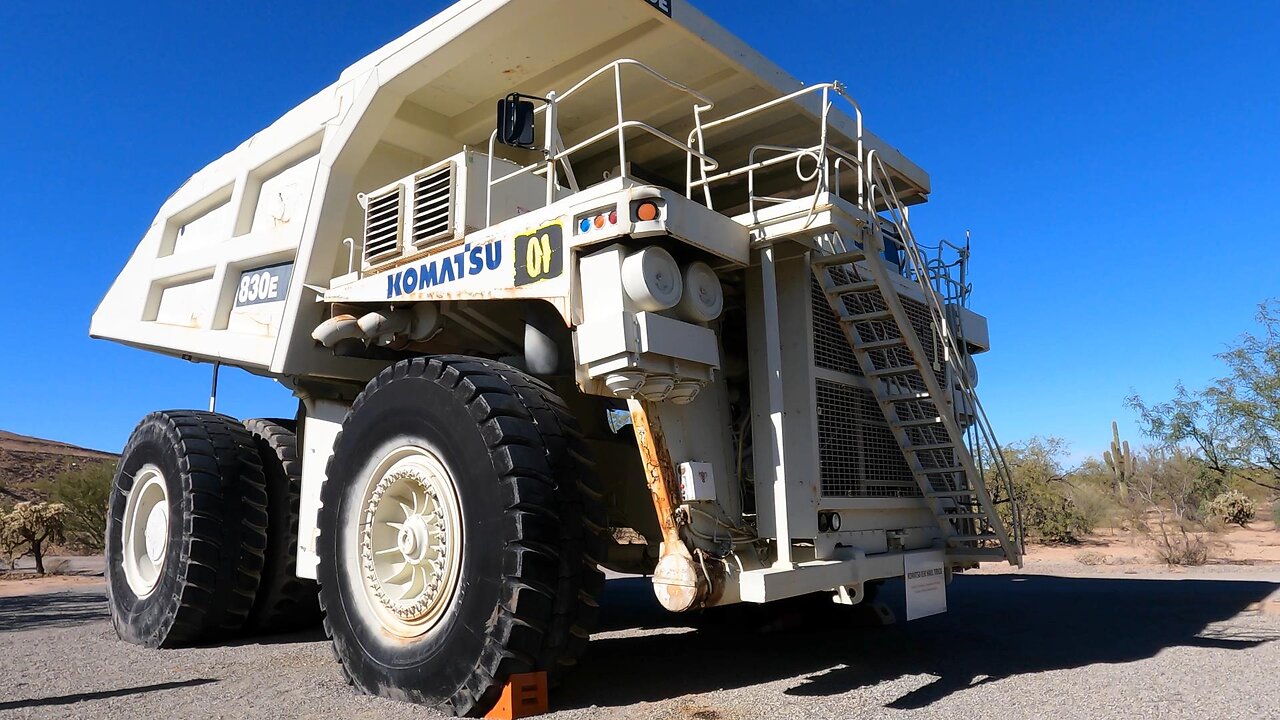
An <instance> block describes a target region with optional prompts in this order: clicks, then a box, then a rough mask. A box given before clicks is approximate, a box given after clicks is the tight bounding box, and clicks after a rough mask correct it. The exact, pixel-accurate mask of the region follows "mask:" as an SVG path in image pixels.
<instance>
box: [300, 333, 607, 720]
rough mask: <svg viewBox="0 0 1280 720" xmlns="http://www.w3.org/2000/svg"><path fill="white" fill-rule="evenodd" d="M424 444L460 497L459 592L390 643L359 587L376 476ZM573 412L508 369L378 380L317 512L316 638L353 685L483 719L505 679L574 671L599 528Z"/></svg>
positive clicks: (351, 425)
mask: <svg viewBox="0 0 1280 720" xmlns="http://www.w3.org/2000/svg"><path fill="white" fill-rule="evenodd" d="M405 442H410V443H414V444H419V445H421V446H422V447H428V448H431V449H432V452H434V453H438V455H439V460H440V461H441V462H442V463H443V464H444V465H445V466H446V468H447V472H448V474H449V475H450V476H451V478H452V483H453V485H454V487H455V489H456V494H457V504H458V506H459V517H460V526H461V537H462V540H461V542H462V548H463V550H462V552H461V559H460V561H459V563H458V567H459V571H458V572H459V575H458V579H457V583H456V587H455V589H454V590H453V592H452V594H451V595H450V596H449V597H448V599H447V605H445V606H443V609H442V611H441V615H440V616H439V618H438V619H437V620H436V621H435V622H434V624H433V625H431V626H430V627H429V629H427V630H425V632H423V633H422V634H420V635H418V636H416V637H412V638H409V639H406V638H404V637H401V636H393V635H392V634H391V632H390V631H389V630H388V629H387V628H386V627H384V626H383V625H380V624H379V621H378V619H377V617H375V616H374V615H373V614H372V613H373V610H370V607H371V603H372V602H373V601H371V600H369V599H368V593H367V592H366V590H365V589H364V588H363V586H361V585H360V583H361V580H360V574H361V572H362V571H361V569H360V566H359V564H358V563H359V559H358V557H357V555H358V548H357V544H356V541H357V534H356V529H357V528H358V526H359V518H361V517H363V515H362V513H363V512H364V508H362V507H361V506H360V505H361V503H362V502H363V499H362V498H363V497H364V495H363V493H364V490H362V488H365V487H367V486H368V483H369V481H370V480H369V478H370V472H371V471H372V470H373V469H374V468H375V467H377V466H378V465H379V463H381V462H383V460H382V459H381V458H384V457H385V456H386V455H387V453H389V452H391V449H392V448H393V447H395V446H396V445H397V444H403V443H405ZM599 499H600V496H599V491H598V489H597V488H596V486H595V480H594V477H593V475H592V470H591V463H590V460H589V458H588V457H587V453H586V450H585V446H584V444H583V442H582V439H581V437H580V435H579V434H578V431H577V425H576V423H575V422H574V421H573V418H572V417H571V416H570V415H569V414H568V412H567V411H566V410H565V409H564V405H563V403H562V402H561V401H560V400H559V398H557V397H556V396H555V395H554V393H552V392H551V391H550V389H549V388H547V387H546V386H545V385H542V384H541V383H539V382H538V381H536V380H533V379H531V378H529V377H528V376H526V375H524V374H522V373H520V372H519V371H517V370H515V369H514V368H511V367H509V366H506V365H502V364H500V363H495V362H491V361H487V360H480V359H475V358H464V357H435V358H416V359H413V360H406V361H402V362H399V363H397V364H396V365H394V366H392V367H390V368H388V369H386V370H385V371H383V372H382V373H380V374H379V375H378V376H377V377H376V378H374V379H373V380H371V381H370V382H369V384H368V386H366V388H365V389H364V391H363V392H362V393H361V394H360V396H359V397H358V398H357V399H356V401H355V403H354V404H353V406H352V408H351V411H350V413H348V415H347V417H346V419H345V421H344V422H343V426H342V432H341V433H340V434H339V435H338V437H337V439H336V441H335V443H334V454H333V457H332V459H331V460H330V463H329V467H328V480H327V482H326V483H325V485H324V488H323V490H322V492H321V502H322V507H321V511H320V517H319V527H320V536H319V548H318V549H319V555H320V566H319V579H320V601H321V605H322V606H323V608H324V611H325V631H326V633H327V634H328V635H329V636H330V637H331V638H332V640H333V644H334V650H335V653H336V655H337V656H338V659H339V660H340V661H341V663H342V665H343V670H344V673H345V674H346V676H347V678H348V680H349V681H350V682H351V683H352V684H353V685H355V686H356V687H358V688H359V689H360V690H362V691H364V692H367V693H370V694H376V695H382V696H385V697H390V698H395V699H400V700H408V701H412V702H418V703H423V704H431V705H438V706H442V707H444V708H445V709H447V710H449V711H452V712H453V713H455V714H458V715H477V714H481V713H483V712H485V711H486V710H488V709H489V708H490V707H491V706H492V705H493V703H494V702H495V701H496V700H497V697H498V695H499V693H500V692H501V689H502V686H503V684H504V683H505V681H506V679H507V678H508V677H509V676H510V675H511V674H513V673H521V672H530V671H533V670H548V671H551V672H558V671H559V669H561V668H562V667H564V666H567V665H571V664H572V662H573V660H574V658H575V657H576V654H577V653H579V652H581V650H582V646H583V645H584V644H585V641H586V638H587V637H588V635H589V633H590V631H591V629H592V626H593V624H594V621H595V616H596V611H597V607H596V600H595V595H596V594H597V593H598V592H599V589H600V585H601V575H600V572H599V570H598V569H596V567H595V559H596V558H597V557H598V556H599V553H601V552H602V551H603V547H604V546H603V543H604V540H603V537H602V536H601V535H600V529H601V528H603V527H605V526H606V525H607V523H605V522H604V519H603V511H602V509H601V507H602V506H601V504H600V502H599Z"/></svg>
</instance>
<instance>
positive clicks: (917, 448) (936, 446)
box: [906, 443, 956, 452]
mask: <svg viewBox="0 0 1280 720" xmlns="http://www.w3.org/2000/svg"><path fill="white" fill-rule="evenodd" d="M906 449H907V450H910V451H911V452H928V451H930V450H955V449H956V446H955V445H954V444H952V443H930V444H929V445H907V446H906Z"/></svg>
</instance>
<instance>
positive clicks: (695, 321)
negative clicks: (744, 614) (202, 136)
mask: <svg viewBox="0 0 1280 720" xmlns="http://www.w3.org/2000/svg"><path fill="white" fill-rule="evenodd" d="M928 193H929V178H928V176H927V175H926V174H925V172H924V171H922V170H921V169H920V168H919V167H917V166H916V165H914V164H913V163H912V162H911V161H909V160H908V159H907V158H906V157H904V156H903V155H902V154H901V153H900V152H898V151H897V150H895V149H894V148H893V147H891V146H890V145H888V144H887V143H885V142H884V141H883V140H881V139H879V138H878V137H877V136H875V135H873V134H871V133H870V132H868V131H867V130H866V128H865V127H864V125H863V116H862V113H861V111H860V110H859V107H858V105H857V104H856V103H855V102H854V101H853V99H852V98H851V97H850V94H849V92H848V90H847V89H846V87H845V86H844V85H842V84H841V83H839V82H824V83H819V84H803V83H800V82H798V81H797V80H794V79H792V78H791V77H789V76H788V75H786V74H785V73H784V72H783V71H781V70H780V69H779V68H778V67H777V66H775V65H773V64H772V63H770V62H769V61H768V60H766V59H765V58H764V57H762V56H761V55H759V54H758V53H757V52H756V51H754V50H753V49H751V48H750V47H748V46H746V45H745V44H744V43H742V42H741V41H740V40H738V39H736V38H734V37H733V36H731V35H730V34H729V33H727V32H726V31H724V30H723V29H721V28H720V27H718V26H717V25H715V24H714V23H713V22H711V21H710V20H708V19H707V17H706V16H704V15H702V14H701V13H699V12H698V11H697V10H696V9H695V8H694V7H692V6H691V5H690V4H689V3H688V2H687V0H609V1H608V2H604V1H601V0H464V1H463V2H458V3H456V4H455V5H453V6H452V7H450V8H448V9H447V10H445V11H444V12H442V13H441V14H440V15H438V16H436V17H434V18H432V19H431V20H428V21H427V22H426V23H424V24H422V25H421V26H419V27H417V28H415V29H413V30H412V31H410V32H409V33H408V34H406V35H404V36H403V37H401V38H399V39H397V40H395V41H393V42H391V43H390V44H389V45H387V46H386V47H383V48H382V49H380V50H378V51H377V52H375V53H373V54H372V55H370V56H369V57H367V58H364V59H362V60H360V61H359V62H357V63H356V64H354V65H352V66H351V67H350V68H348V69H347V70H346V71H345V72H344V73H342V75H341V77H340V78H339V79H338V81H337V82H335V83H334V84H332V85H330V86H329V87H327V88H325V89H324V90H322V91H320V92H319V93H317V94H316V95H315V96H314V97H312V98H310V99H308V100H306V101H305V102H303V103H302V104H301V105H299V106H298V107H296V108H294V109H293V110H291V111H289V112H288V113H287V114H285V115H284V117H282V118H280V119H279V120H277V121H276V122H274V123H273V124H271V125H270V126H268V127H267V128H266V129H264V130H262V131H261V132H259V133H258V134H256V135H254V136H253V137H252V138H250V139H249V140H248V141H247V142H245V143H244V144H242V145H241V146H240V147H238V148H236V149H235V150H232V151H231V152H229V153H228V154H226V155H224V156H223V157H221V158H219V159H218V160H215V161H214V162H213V163H212V164H210V165H209V166H208V167H206V168H204V169H203V170H201V171H199V172H198V173H196V174H195V175H194V176H192V177H191V179H190V180H188V181H187V182H186V183H185V184H184V185H183V186H182V187H181V188H179V189H178V190H177V192H175V193H174V194H173V196H172V197H170V198H169V199H168V200H167V201H165V203H164V204H163V205H162V206H161V208H160V211H159V214H158V215H157V216H156V219H155V221H154V222H153V223H152V224H151V227H150V229H149V230H148V231H147V233H146V235H145V236H144V237H143V238H142V241H141V242H140V243H139V244H138V246H137V249H136V250H135V251H134V253H133V256H132V257H131V258H130V259H129V261H128V264H127V265H125V267H124V269H123V271H122V272H121V273H120V275H119V277H118V279H117V280H116V281H115V283H114V284H113V285H112V286H111V289H110V290H109V291H108V293H107V295H106V297H105V298H104V299H103V300H102V303H101V305H100V306H99V307H98V309H97V311H96V312H95V313H94V316H93V322H92V329H91V334H92V335H93V336H95V337H100V338H107V339H111V340H114V341H117V342H121V343H125V344H127V345H131V346H135V347H139V348H143V349H146V350H152V351H155V352H160V353H165V354H168V355H172V356H175V357H179V358H184V359H187V360H195V361H199V362H206V363H211V364H212V365H213V367H214V368H215V373H216V368H217V367H218V366H219V365H232V366H237V367H240V368H244V369H245V370H248V371H249V372H252V373H257V374H259V375H263V376H266V377H270V378H274V379H276V380H277V381H279V383H280V384H281V385H283V386H284V387H286V388H288V389H290V390H292V392H293V394H294V395H295V396H297V398H298V400H299V409H298V412H297V416H296V418H289V419H281V420H262V419H256V420H244V421H241V420H237V419H233V418H230V417H227V416H225V415H221V414H216V413H214V412H212V411H210V412H204V411H196V410H182V411H161V412H155V413H152V414H150V415H148V416H147V417H145V418H143V419H142V421H141V423H140V424H139V425H138V427H137V429H136V430H135V431H134V433H133V435H132V437H131V438H130V439H129V442H128V445H127V446H126V447H125V450H124V454H123V457H122V458H121V462H120V466H119V471H118V473H117V476H116V478H115V486H114V489H113V492H112V495H111V504H110V519H109V529H108V537H107V554H108V571H107V576H108V579H109V594H110V606H111V612H112V617H113V620H114V624H115V627H116V629H117V631H118V633H119V634H120V636H121V637H122V638H123V639H125V640H128V641H130V642H135V643H140V644H143V645H147V646H175V645H182V644H185V643H198V642H208V641H210V640H216V639H219V638H223V637H227V636H230V635H234V634H237V633H246V632H247V633H253V632H270V631H277V630H282V629H286V628H289V627H293V626H296V625H297V624H300V623H305V622H320V621H321V619H323V623H324V627H325V629H326V632H327V633H328V635H329V636H330V637H331V638H332V641H333V645H334V648H335V650H336V654H337V656H338V657H339V658H340V660H341V663H342V667H343V669H344V672H345V674H346V676H347V677H348V678H349V679H350V681H351V682H352V683H353V684H354V685H355V686H356V687H357V688H359V689H360V690H363V691H365V692H369V693H376V694H379V695H384V696H389V697H395V698H401V699H406V700H412V701H415V702H422V703H431V704H437V705H442V706H445V707H447V708H448V709H449V710H451V711H452V712H455V713H457V714H459V715H467V714H476V713H483V712H485V711H487V710H488V708H489V707H490V706H491V705H492V704H493V703H494V702H495V700H496V698H497V695H498V693H499V692H500V691H501V688H502V686H503V684H504V683H505V682H506V680H507V679H508V678H509V677H510V676H511V675H513V674H516V673H527V672H537V671H546V672H547V673H548V675H549V677H550V678H551V680H552V681H553V682H554V681H555V680H556V679H557V678H558V677H559V676H560V675H561V674H562V673H563V672H564V671H565V670H566V669H567V668H569V667H570V666H572V665H573V664H574V662H575V659H576V658H577V657H578V656H579V655H580V653H581V652H582V651H583V648H584V645H585V644H586V642H587V639H588V637H589V635H590V633H591V631H592V628H593V624H594V622H595V619H596V616H597V614H598V612H599V606H598V604H597V597H598V595H599V593H600V592H601V588H602V586H603V575H602V570H601V569H602V568H608V569H612V570H616V571H619V572H624V573H639V574H645V575H649V576H651V577H652V581H653V589H654V592H655V593H656V595H657V598H658V600H659V601H660V603H661V604H662V605H663V606H664V607H666V608H667V609H669V610H671V611H675V612H682V611H690V610H697V609H701V608H707V607H711V606H716V605H724V604H729V603H739V602H746V603H767V602H770V601H774V600H777V599H781V598H788V597H793V596H797V595H801V594H807V593H815V592H827V593H830V594H831V595H832V597H833V598H834V599H835V600H836V601H838V602H844V603H848V604H853V603H859V602H863V601H865V600H866V599H867V598H868V597H869V596H870V594H871V592H872V591H874V589H875V588H876V587H877V586H878V584H879V583H880V582H882V581H883V580H885V579H886V578H894V577H904V576H905V577H906V578H907V580H906V584H907V588H908V595H909V597H908V600H909V602H908V614H909V615H910V614H913V613H914V614H924V613H928V612H933V611H936V610H940V609H941V608H942V606H943V603H944V602H945V581H946V580H949V579H950V577H951V574H952V573H953V572H954V571H955V570H957V569H964V568H968V567H973V566H974V565H976V564H977V563H979V562H984V561H1007V562H1011V563H1019V562H1020V554H1021V533H1020V530H1019V523H1018V520H1017V517H1018V516H1017V512H1016V508H1014V507H1013V504H1012V502H1011V500H1010V497H1011V493H1010V490H1009V486H1008V481H1009V477H1008V472H1007V468H1005V467H1004V465H1003V460H1002V458H1001V454H1000V451H999V446H998V445H997V444H996V440H995V437H994V436H993V434H992V431H991V428H990V425H989V424H988V422H987V419H986V416H985V415H984V413H983V410H982V406H981V404H980V403H979V402H978V398H977V396H976V395H975V393H974V386H975V385H976V384H977V379H978V378H977V372H976V368H975V365H974V361H973V357H974V356H975V355H977V354H979V353H981V352H984V351H986V350H987V349H988V347H989V340H988V333H987V322H986V319H985V318H984V317H983V316H982V315H980V314H978V313H976V312H974V311H972V310H970V309H969V298H970V285H969V283H968V281H967V279H966V267H967V263H968V260H969V254H968V247H967V244H966V245H950V244H947V243H939V244H936V245H930V244H926V243H924V242H921V241H918V240H917V238H916V237H915V236H914V234H913V233H912V230H911V227H910V225H909V223H908V209H909V208H911V207H913V206H915V205H917V204H919V203H922V202H924V201H925V199H926V197H927V195H928ZM912 603H914V604H915V606H914V609H913V605H912Z"/></svg>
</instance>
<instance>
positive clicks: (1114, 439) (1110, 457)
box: [1102, 420, 1137, 491]
mask: <svg viewBox="0 0 1280 720" xmlns="http://www.w3.org/2000/svg"><path fill="white" fill-rule="evenodd" d="M1102 459H1103V460H1104V461H1106V463H1107V468H1108V469H1110V470H1111V475H1112V477H1114V478H1115V481H1116V487H1117V488H1118V489H1119V490H1121V491H1124V489H1125V488H1127V487H1128V485H1129V481H1130V480H1132V479H1133V473H1134V465H1135V463H1136V462H1137V461H1136V460H1135V459H1134V457H1133V453H1131V452H1129V441H1128V440H1125V441H1124V442H1120V426H1119V425H1118V424H1116V422H1115V421H1114V420H1112V421H1111V449H1110V450H1104V451H1103V452H1102Z"/></svg>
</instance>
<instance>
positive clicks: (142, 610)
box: [106, 410, 267, 647]
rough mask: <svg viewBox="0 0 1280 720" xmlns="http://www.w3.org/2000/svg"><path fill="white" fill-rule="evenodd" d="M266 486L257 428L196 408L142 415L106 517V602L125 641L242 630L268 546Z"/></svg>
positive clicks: (176, 642) (165, 641) (153, 642)
mask: <svg viewBox="0 0 1280 720" xmlns="http://www.w3.org/2000/svg"><path fill="white" fill-rule="evenodd" d="M266 505H267V497H266V488H265V485H264V480H263V474H262V462H261V461H260V460H259V459H258V453H257V450H256V449H255V447H254V444H253V439H252V438H251V437H250V436H249V433H248V432H246V431H245V429H244V428H243V427H242V426H241V425H240V423H238V422H236V421H235V420H234V419H232V418H229V417H226V416H224V415H216V414H213V413H205V412H196V411H186V410H180V411H167V412H156V413H152V414H150V415H148V416H146V417H145V418H143V419H142V422H141V423H139V424H138V427H137V428H136V429H135V430H134V431H133V435H131V436H130V438H129V442H128V444H127V445H125V449H124V452H123V453H122V454H121V457H120V464H119V467H118V468H117V470H116V475H115V479H114V480H113V483H112V489H111V497H110V500H109V504H108V516H107V537H106V546H107V549H106V553H107V572H106V574H107V603H108V605H109V606H110V609H111V622H112V624H113V625H114V626H115V629H116V634H117V635H119V636H120V638H121V639H122V640H126V641H128V642H131V643H134V644H137V645H144V646H147V647H174V646H181V645H187V644H191V643H196V642H203V641H208V640H216V639H221V638H224V637H228V636H233V635H236V634H238V633H239V632H240V631H241V630H242V628H243V626H244V623H245V619H246V618H247V617H248V615H249V611H250V608H251V607H252V606H253V601H254V597H255V596H256V593H257V590H258V585H259V582H260V578H261V574H262V567H263V551H264V549H265V547H266V525H267V515H266Z"/></svg>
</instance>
